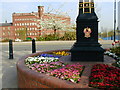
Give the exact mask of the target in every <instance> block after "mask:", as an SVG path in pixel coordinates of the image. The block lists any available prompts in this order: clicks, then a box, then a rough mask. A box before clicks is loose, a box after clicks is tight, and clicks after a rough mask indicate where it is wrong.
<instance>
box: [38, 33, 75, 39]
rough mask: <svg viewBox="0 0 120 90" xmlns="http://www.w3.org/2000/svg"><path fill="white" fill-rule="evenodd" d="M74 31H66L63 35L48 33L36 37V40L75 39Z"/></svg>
mask: <svg viewBox="0 0 120 90" xmlns="http://www.w3.org/2000/svg"><path fill="white" fill-rule="evenodd" d="M75 39H76V33H75V32H66V33H65V34H64V36H62V37H59V35H58V34H50V35H46V36H43V37H42V36H40V37H37V40H38V41H51V40H75Z"/></svg>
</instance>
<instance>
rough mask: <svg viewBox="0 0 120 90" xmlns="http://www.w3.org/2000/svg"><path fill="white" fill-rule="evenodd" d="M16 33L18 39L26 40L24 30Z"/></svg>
mask: <svg viewBox="0 0 120 90" xmlns="http://www.w3.org/2000/svg"><path fill="white" fill-rule="evenodd" d="M16 33H17V34H18V35H19V38H20V39H22V40H26V38H27V33H26V29H22V30H17V32H16Z"/></svg>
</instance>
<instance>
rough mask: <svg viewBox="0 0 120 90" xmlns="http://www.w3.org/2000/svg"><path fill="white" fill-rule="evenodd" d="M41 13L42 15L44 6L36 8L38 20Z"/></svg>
mask: <svg viewBox="0 0 120 90" xmlns="http://www.w3.org/2000/svg"><path fill="white" fill-rule="evenodd" d="M43 13H44V6H38V15H39V18H40V19H41V17H42V15H43Z"/></svg>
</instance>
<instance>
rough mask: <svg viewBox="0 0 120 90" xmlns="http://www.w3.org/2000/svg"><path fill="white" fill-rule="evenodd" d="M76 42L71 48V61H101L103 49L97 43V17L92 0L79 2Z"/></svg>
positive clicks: (80, 0)
mask: <svg viewBox="0 0 120 90" xmlns="http://www.w3.org/2000/svg"><path fill="white" fill-rule="evenodd" d="M76 23H77V28H76V38H77V40H76V42H75V44H74V45H73V47H72V48H71V50H70V51H71V60H72V61H98V62H99V61H100V62H101V61H103V53H104V49H103V48H101V45H100V44H99V43H98V17H97V15H96V14H95V11H94V1H93V0H79V14H78V17H77V20H76Z"/></svg>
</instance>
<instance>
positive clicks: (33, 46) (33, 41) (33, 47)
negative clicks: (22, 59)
mask: <svg viewBox="0 0 120 90" xmlns="http://www.w3.org/2000/svg"><path fill="white" fill-rule="evenodd" d="M32 53H36V45H35V39H33V40H32Z"/></svg>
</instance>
